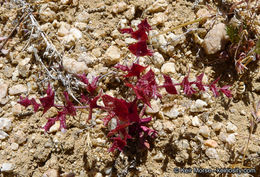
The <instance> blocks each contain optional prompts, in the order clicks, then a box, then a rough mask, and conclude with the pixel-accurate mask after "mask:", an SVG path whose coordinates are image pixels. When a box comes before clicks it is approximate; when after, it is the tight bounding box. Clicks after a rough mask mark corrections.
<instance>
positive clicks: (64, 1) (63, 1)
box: [60, 0, 72, 5]
mask: <svg viewBox="0 0 260 177" xmlns="http://www.w3.org/2000/svg"><path fill="white" fill-rule="evenodd" d="M60 2H61V4H62V5H69V4H71V3H72V0H61V1H60Z"/></svg>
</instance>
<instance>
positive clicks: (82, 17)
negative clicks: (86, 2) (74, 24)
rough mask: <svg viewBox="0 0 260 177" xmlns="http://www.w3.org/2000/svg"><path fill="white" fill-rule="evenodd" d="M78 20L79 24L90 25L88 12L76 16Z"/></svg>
mask: <svg viewBox="0 0 260 177" xmlns="http://www.w3.org/2000/svg"><path fill="white" fill-rule="evenodd" d="M76 20H77V21H78V22H84V23H88V22H89V20H90V14H89V13H88V12H86V11H83V12H80V13H79V14H78V15H77V16H76Z"/></svg>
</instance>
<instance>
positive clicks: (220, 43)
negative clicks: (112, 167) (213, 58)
mask: <svg viewBox="0 0 260 177" xmlns="http://www.w3.org/2000/svg"><path fill="white" fill-rule="evenodd" d="M227 40H228V35H227V33H226V25H225V24H224V23H219V24H217V25H215V26H213V28H212V29H211V30H210V31H209V32H208V33H207V35H206V37H205V39H204V41H203V43H202V47H203V48H204V50H205V52H206V54H215V53H217V52H218V51H220V50H221V49H222V48H223V47H224V45H225V42H226V41H227Z"/></svg>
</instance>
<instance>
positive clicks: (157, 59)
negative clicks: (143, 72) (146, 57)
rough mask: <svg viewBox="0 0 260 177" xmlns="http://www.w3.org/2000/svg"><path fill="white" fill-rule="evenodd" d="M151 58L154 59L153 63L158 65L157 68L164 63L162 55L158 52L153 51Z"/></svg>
mask: <svg viewBox="0 0 260 177" xmlns="http://www.w3.org/2000/svg"><path fill="white" fill-rule="evenodd" d="M153 58H154V60H153V61H154V65H155V66H156V67H158V68H159V67H161V66H162V64H163V63H164V58H163V56H162V55H161V54H160V53H159V52H154V54H153ZM174 69H175V68H174Z"/></svg>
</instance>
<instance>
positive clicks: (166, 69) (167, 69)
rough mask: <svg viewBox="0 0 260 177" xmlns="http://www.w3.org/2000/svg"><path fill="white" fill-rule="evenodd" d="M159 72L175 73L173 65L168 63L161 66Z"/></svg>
mask: <svg viewBox="0 0 260 177" xmlns="http://www.w3.org/2000/svg"><path fill="white" fill-rule="evenodd" d="M161 71H162V73H163V74H169V73H175V72H176V70H175V64H174V63H172V62H168V63H165V64H163V65H162V68H161Z"/></svg>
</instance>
